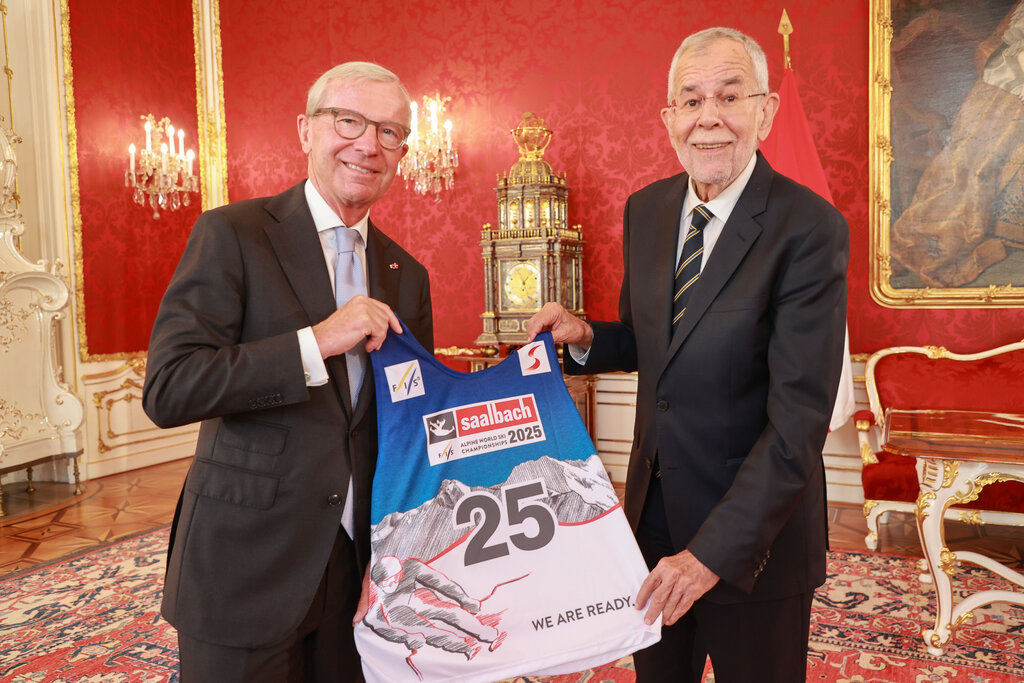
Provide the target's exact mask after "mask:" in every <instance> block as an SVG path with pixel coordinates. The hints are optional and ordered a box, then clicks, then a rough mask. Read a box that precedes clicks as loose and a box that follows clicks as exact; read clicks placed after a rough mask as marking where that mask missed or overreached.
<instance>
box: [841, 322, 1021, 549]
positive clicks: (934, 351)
mask: <svg viewBox="0 0 1024 683" xmlns="http://www.w3.org/2000/svg"><path fill="white" fill-rule="evenodd" d="M864 379H865V384H866V387H867V394H868V403H869V405H870V408H871V409H870V410H862V411H859V412H858V413H857V414H856V415H855V418H854V419H855V424H856V427H857V437H858V439H859V440H860V454H861V460H862V461H863V469H862V471H861V483H862V484H863V487H864V516H865V518H866V519H867V525H868V535H867V536H866V537H865V543H866V544H867V547H868V548H869V549H871V550H877V549H878V524H879V522H880V521H881V522H885V521H886V519H887V517H888V513H889V512H893V511H895V512H908V513H911V514H913V513H915V512H916V509H917V496H918V490H919V487H918V481H917V471H916V459H915V458H911V457H903V456H900V455H893V454H891V453H885V452H883V451H880V450H879V451H876V448H875V445H873V442H874V444H879V443H880V440H879V436H880V434H881V430H882V428H883V427H884V424H885V411H886V409H888V408H901V409H917V410H922V409H947V410H986V411H1004V412H1021V411H1022V410H1024V341H1021V342H1015V343H1012V344H1006V345H1005V346H1000V347H998V348H994V349H990V350H987V351H981V352H978V353H969V354H960V353H954V352H952V351H948V350H946V349H945V348H943V347H941V346H895V347H891V348H886V349H881V350H880V351H876V352H875V353H873V354H871V356H870V357H869V358H868V360H867V363H866V364H865V366H864ZM945 516H946V519H954V520H961V521H964V522H968V523H970V524H984V523H991V524H1007V525H1014V526H1024V483H1022V482H1016V481H1006V482H997V483H994V484H989V485H988V486H986V487H985V488H983V489H982V491H981V494H980V495H979V496H978V498H977V500H974V501H972V502H971V503H970V506H969V507H967V506H966V505H956V506H952V507H950V508H949V509H948V510H947V511H946V515H945Z"/></svg>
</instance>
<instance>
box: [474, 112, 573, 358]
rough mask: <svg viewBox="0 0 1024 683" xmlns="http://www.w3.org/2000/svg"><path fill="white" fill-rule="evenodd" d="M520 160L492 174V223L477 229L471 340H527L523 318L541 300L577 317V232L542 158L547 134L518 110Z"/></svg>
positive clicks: (560, 181)
mask: <svg viewBox="0 0 1024 683" xmlns="http://www.w3.org/2000/svg"><path fill="white" fill-rule="evenodd" d="M512 137H513V138H514V139H515V141H516V145H518V147H519V160H518V161H516V163H515V164H513V166H512V168H511V169H510V170H509V172H508V175H507V176H501V175H499V176H498V186H497V187H496V188H494V191H495V193H496V194H497V195H498V225H497V227H494V226H492V225H491V224H490V223H485V224H484V226H483V230H481V232H480V247H481V248H482V252H483V259H484V312H483V314H482V315H481V316H480V317H481V318H482V319H483V334H481V335H480V336H479V337H478V338H477V340H476V343H477V344H478V345H495V344H524V343H526V321H527V320H529V319H530V316H532V315H533V314H534V313H536V312H537V311H539V310H540V308H541V306H543V305H544V304H545V303H547V302H548V301H557V302H558V303H560V304H562V305H563V306H565V308H566V309H567V310H569V311H571V312H572V313H574V314H575V315H577V316H579V317H581V318H582V317H583V315H584V312H583V282H582V273H583V233H582V231H581V230H580V226H578V225H577V226H575V227H573V228H570V227H569V225H568V219H567V215H568V211H567V210H568V196H569V188H568V187H566V185H565V178H564V177H563V176H560V175H558V174H557V173H555V172H554V171H553V170H552V169H551V165H550V164H549V163H548V162H546V161H544V159H543V158H542V157H543V156H544V150H545V149H546V148H547V146H548V143H550V142H551V131H550V130H549V129H548V128H547V127H545V125H544V120H543V119H541V118H539V117H536V116H534V115H533V114H530V113H526V114H523V118H522V121H520V122H519V126H518V127H517V128H515V129H514V130H513V131H512Z"/></svg>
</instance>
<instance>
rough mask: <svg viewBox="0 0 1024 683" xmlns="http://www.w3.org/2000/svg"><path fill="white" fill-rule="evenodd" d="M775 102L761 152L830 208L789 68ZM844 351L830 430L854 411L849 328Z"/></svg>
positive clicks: (793, 78)
mask: <svg viewBox="0 0 1024 683" xmlns="http://www.w3.org/2000/svg"><path fill="white" fill-rule="evenodd" d="M779 99H780V100H781V102H780V103H779V110H778V111H777V112H776V113H775V122H774V123H773V124H772V130H771V132H770V133H769V134H768V137H767V138H766V139H765V141H764V142H762V143H761V145H760V150H761V152H762V153H763V154H764V156H765V158H766V159H767V160H768V163H770V164H771V165H772V168H774V169H775V170H776V171H778V172H779V173H781V174H782V175H784V176H788V177H790V178H792V179H793V180H795V181H797V182H798V183H800V184H802V185H806V186H807V187H809V188H811V189H812V190H814V191H815V192H817V193H818V194H819V195H821V196H822V197H824V198H825V199H827V200H828V202H829V204H832V205H833V206H834V205H835V203H834V202H833V201H832V192H831V191H830V190H829V189H828V178H826V177H825V169H823V168H822V167H821V158H820V157H818V150H817V148H816V147H815V146H814V137H813V136H812V135H811V127H810V126H809V125H808V123H807V116H806V115H805V114H804V106H803V104H801V103H800V93H799V91H798V90H797V87H796V75H795V74H794V73H793V70H792V69H786V71H785V73H784V75H783V76H782V84H781V85H780V86H779ZM845 351H846V353H845V356H844V358H845V362H844V363H843V373H842V376H841V377H840V380H839V392H838V394H837V396H836V405H835V407H834V408H833V409H832V421H831V422H830V424H829V429H830V430H832V431H835V430H836V429H839V428H840V427H842V426H843V425H844V424H846V423H847V421H849V419H850V418H851V417H852V416H853V413H854V412H855V411H856V403H855V400H854V396H853V367H852V366H851V364H850V331H849V326H847V330H846V347H845Z"/></svg>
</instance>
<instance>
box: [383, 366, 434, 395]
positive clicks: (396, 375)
mask: <svg viewBox="0 0 1024 683" xmlns="http://www.w3.org/2000/svg"><path fill="white" fill-rule="evenodd" d="M384 375H385V376H386V377H387V380H388V391H390V392H391V402H392V403H397V402H398V401H404V400H406V399H407V398H414V397H416V396H423V395H424V394H425V393H426V388H425V387H424V386H423V373H421V372H420V362H419V361H418V360H411V361H409V362H408V363H399V364H397V365H389V366H387V367H385V368H384Z"/></svg>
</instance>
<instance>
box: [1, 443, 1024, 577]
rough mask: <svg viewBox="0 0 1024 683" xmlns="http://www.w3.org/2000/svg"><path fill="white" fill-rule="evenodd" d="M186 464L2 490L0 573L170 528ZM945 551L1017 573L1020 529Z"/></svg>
mask: <svg viewBox="0 0 1024 683" xmlns="http://www.w3.org/2000/svg"><path fill="white" fill-rule="evenodd" d="M188 465H189V459H184V460H177V461H174V462H169V463H164V464H161V465H154V466H152V467H146V468H143V469H139V470H133V471H131V472H126V473H124V474H116V475H112V476H109V477H103V478H102V479H93V480H91V481H87V482H85V483H84V490H83V492H82V494H81V495H80V496H72V495H71V492H72V488H71V486H70V485H68V484H58V483H50V482H36V492H35V493H33V494H31V495H30V494H28V493H26V492H25V491H24V488H25V484H24V483H13V484H7V485H5V486H4V504H5V508H6V510H7V512H8V514H7V515H6V516H5V517H0V575H3V574H7V573H10V572H13V571H18V570H20V569H24V568H26V567H29V566H31V565H34V564H39V563H41V562H48V561H50V560H53V559H56V558H58V557H62V556H64V555H68V554H70V553H74V552H77V551H80V550H84V549H86V548H89V547H92V546H96V545H102V544H105V543H109V542H110V541H113V540H116V539H118V538H122V537H124V536H129V535H132V534H135V533H138V532H141V531H146V530H149V529H154V528H157V527H159V526H163V525H165V524H169V523H170V521H171V518H172V516H173V514H174V506H175V503H176V502H177V500H178V493H179V492H180V491H181V485H182V482H183V481H184V480H185V473H186V472H187V471H188ZM866 534H867V527H866V526H865V523H864V514H863V511H862V509H861V507H860V506H859V505H842V504H837V505H830V506H829V540H830V542H831V545H832V547H833V548H836V549H848V550H865V549H866V548H865V546H864V536H865V535H866ZM946 540H947V543H948V544H949V546H950V548H951V549H952V550H976V551H979V552H983V553H986V554H988V555H990V556H992V557H995V558H996V559H998V560H1000V561H1001V562H1004V563H1006V564H1008V565H1010V566H1013V567H1016V568H1018V569H1020V568H1024V527H1006V526H994V525H988V526H979V527H976V526H971V525H969V524H963V523H960V522H948V523H947V525H946ZM878 549H879V551H880V552H884V553H890V554H895V555H906V556H910V557H920V556H921V549H920V544H919V541H918V538H917V527H916V526H915V524H914V518H913V516H912V515H906V514H896V513H892V514H890V516H889V521H888V522H887V523H886V524H883V525H882V526H881V528H880V530H879V548H878Z"/></svg>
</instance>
